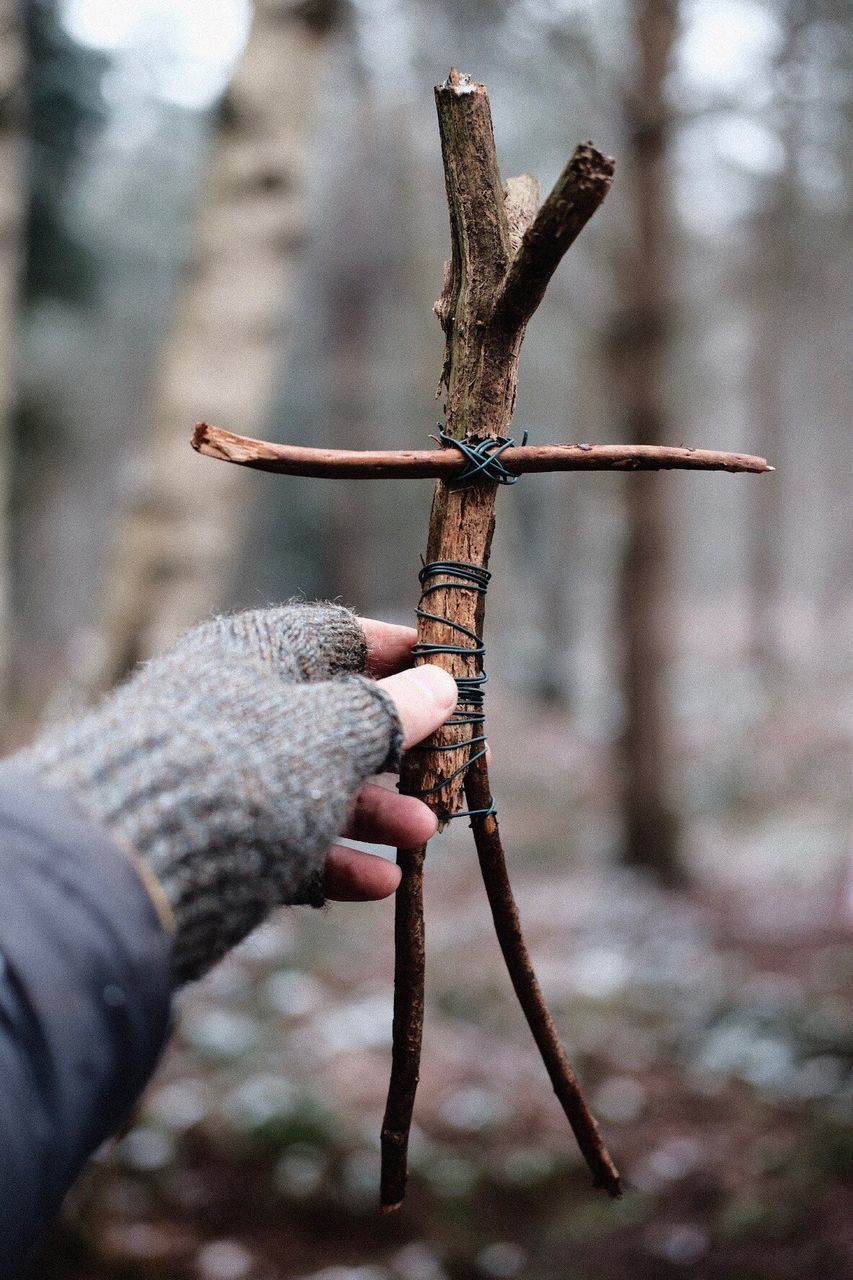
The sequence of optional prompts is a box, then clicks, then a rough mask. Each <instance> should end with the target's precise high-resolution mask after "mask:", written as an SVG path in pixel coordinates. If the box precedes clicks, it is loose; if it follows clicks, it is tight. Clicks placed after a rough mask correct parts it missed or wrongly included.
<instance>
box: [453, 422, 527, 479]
mask: <svg viewBox="0 0 853 1280" xmlns="http://www.w3.org/2000/svg"><path fill="white" fill-rule="evenodd" d="M438 438H439V440H440V441H441V443H442V444H443V445H444V447H445V449H449V448H450V447H451V446H452V447H453V448H455V449H458V450H459V451H460V453H461V454H462V455H463V456H464V458H465V466H464V467H463V468H462V470H461V471H460V472H459V475H458V476H454V477H453V480H452V481H451V482H450V488H451V489H458V488H459V487H460V485H466V484H470V483H471V481H472V480H493V481H494V482H495V484H515V483H516V482H517V481H518V480H520V479H521V476H520V475H517V474H516V473H515V472H514V471H510V470H509V469H508V468H507V467H505V466H504V464H503V463H502V462H501V454H502V453H503V451H504V450H505V449H512V448H514V446H515V441H514V440H513V438H512V436H488V437H487V438H486V439H485V440H481V441H480V442H479V444H469V443H468V441H467V440H454V438H453V436H449V435H448V434H447V432H446V431H443V430H442V428H441V423H439V424H438ZM526 444H527V432H526V431H525V433H524V435H523V436H522V437H521V445H522V447H523V446H524V445H526Z"/></svg>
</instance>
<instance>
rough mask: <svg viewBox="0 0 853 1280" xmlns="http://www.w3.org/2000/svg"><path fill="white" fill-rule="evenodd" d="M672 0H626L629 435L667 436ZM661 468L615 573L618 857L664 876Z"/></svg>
mask: <svg viewBox="0 0 853 1280" xmlns="http://www.w3.org/2000/svg"><path fill="white" fill-rule="evenodd" d="M677 7H678V6H677V0H634V5H633V24H634V38H635V48H636V55H637V67H636V75H635V77H634V83H633V87H632V90H631V91H630V92H629V94H628V95H627V96H626V104H625V107H626V118H627V119H626V122H627V126H628V128H627V134H628V136H627V144H628V150H627V154H626V156H625V165H624V168H623V174H624V177H623V188H624V190H625V195H624V199H625V200H627V201H628V203H629V206H630V223H631V227H630V231H629V234H630V235H631V237H632V240H631V242H630V244H629V247H628V249H627V252H626V254H625V258H624V259H623V270H622V279H621V282H620V284H621V296H622V298H623V299H624V305H623V307H622V309H621V311H620V312H619V314H618V315H617V316H616V318H615V320H614V323H613V326H612V329H611V332H610V335H609V340H608V343H607V351H608V355H609V366H610V378H611V382H612V385H613V387H614V390H615V392H616V395H617V396H618V401H619V412H620V416H621V417H622V419H623V432H624V434H625V435H626V437H627V438H628V439H629V440H631V441H632V442H634V443H636V444H660V443H663V442H664V440H665V437H666V435H667V424H666V413H667V410H666V395H665V390H664V359H665V353H666V344H667V335H668V331H669V326H670V323H671V316H670V311H671V304H670V299H669V280H668V276H669V266H670V262H671V257H672V251H671V237H670V229H669V191H668V182H667V172H666V164H667V146H668V141H669V133H670V128H671V123H670V111H669V107H668V104H667V102H666V97H665V91H664V79H665V76H666V72H667V68H668V64H669V59H670V54H671V50H672V45H673V41H674V37H675V31H676V21H677ZM665 485H666V480H665V477H661V476H659V475H654V474H649V475H641V476H635V477H633V478H632V481H631V483H630V484H626V485H625V486H624V504H625V508H624V509H625V522H626V527H625V540H624V548H623V557H622V564H621V573H620V582H619V589H618V594H619V605H618V608H619V616H620V623H621V635H622V642H623V646H624V647H623V668H622V689H623V701H624V716H625V721H624V727H623V733H622V739H621V743H620V747H621V758H622V771H623V772H622V810H623V821H624V845H623V859H624V861H625V862H626V863H628V864H629V865H633V866H640V867H646V868H648V869H649V870H651V871H653V872H655V873H656V874H657V875H658V876H659V877H660V878H661V879H662V880H664V881H666V882H670V883H672V882H674V881H677V880H678V879H679V878H680V877H681V874H682V873H681V869H680V864H679V858H678V844H679V825H678V821H677V819H676V816H675V814H674V812H673V811H672V809H671V808H670V806H669V804H668V802H667V799H666V774H667V763H666V719H667V712H666V705H667V690H666V661H667V643H666V632H667V613H668V609H667V587H668V570H669V545H668V544H669V512H668V508H667V503H666V498H665Z"/></svg>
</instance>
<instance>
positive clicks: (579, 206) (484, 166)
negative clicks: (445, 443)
mask: <svg viewBox="0 0 853 1280" xmlns="http://www.w3.org/2000/svg"><path fill="white" fill-rule="evenodd" d="M435 97H436V107H437V111H438V123H439V132H440V135H441V148H442V158H443V161H444V173H445V182H446V186H447V202H448V206H449V210H450V233H451V248H452V256H451V260H450V262H449V263H448V264H447V267H446V270H445V284H444V290H443V292H442V296H441V298H440V299H439V301H438V302H437V303H436V308H435V309H436V314H437V315H438V318H439V320H440V322H441V325H442V328H443V329H444V333H445V340H446V341H445V357H444V367H443V370H442V383H443V385H444V386H445V388H446V391H447V396H446V402H445V417H446V422H445V431H446V432H447V434H448V435H449V436H451V437H452V438H453V439H456V440H467V441H469V442H471V443H476V442H478V441H480V440H484V439H487V438H490V437H498V436H506V435H507V434H508V432H509V426H510V423H511V420H512V412H513V409H514V407H515V394H516V386H517V381H518V357H519V352H520V349H521V343H522V340H523V337H524V331H525V327H526V324H527V321H528V319H529V318H530V316H531V315H532V313H533V311H534V310H535V308H536V306H537V305H538V303H539V301H540V299H541V297H542V295H543V294H544V291H545V288H546V286H547V283H548V280H549V279H550V277H551V275H552V274H553V272H554V270H555V269H556V267H557V264H558V262H559V260H560V258H561V256H562V254H563V253H565V251H566V249H568V247H569V245H570V244H571V243H572V241H573V240H574V238H575V237H576V236H577V235H578V234H579V232H580V230H581V229H582V227H583V226H584V225H585V223H586V222H587V220H588V219H589V218H590V217H591V216H592V214H593V212H594V211H595V209H596V208H597V207H598V205H599V204H600V203H601V201H602V200H603V199H604V197H605V195H606V194H607V191H608V189H609V186H610V181H611V178H612V174H613V162H612V161H611V160H608V159H607V158H606V157H605V156H602V155H601V154H600V152H597V151H596V150H595V148H593V147H592V146H591V145H589V144H586V145H585V146H584V147H581V148H578V149H577V151H576V152H575V155H574V156H573V157H572V159H571V160H570V162H569V164H568V165H567V167H566V169H565V170H564V172H563V174H562V175H561V176H560V178H559V180H558V182H557V185H556V186H555V188H554V190H553V191H552V192H551V194H550V195H549V196H548V198H547V199H546V201H545V203H544V204H543V205H542V208H541V209H540V210H539V211H538V212H537V211H536V189H535V184H533V183H532V182H531V180H529V179H526V180H524V181H522V182H519V181H516V182H513V183H511V184H509V185H508V188H507V191H506V193H505V192H504V188H503V186H502V184H501V178H500V173H499V171H498V164H497V157H496V154H495V142H494V134H493V131H492V120H491V112H490V109H489V99H488V95H487V93H486V89H485V86H484V85H481V84H477V83H475V82H474V81H472V80H471V78H470V77H469V76H463V75H460V74H459V73H458V72H457V71H455V70H451V72H450V75H449V77H448V79H447V80H446V81H445V82H444V84H441V85H438V86H437V88H436V91H435ZM505 200H506V202H507V204H508V206H509V210H510V219H508V218H507V207H506V205H505ZM496 489H497V485H496V484H495V483H494V482H493V481H492V480H490V479H479V480H476V481H474V482H473V483H471V484H469V485H467V486H465V487H456V488H454V487H450V486H448V485H447V484H445V482H444V481H443V480H439V481H438V482H437V483H436V487H435V493H434V497H433V504H432V511H431V514H430V525H429V537H428V540H427V552H426V560H427V563H431V562H438V561H440V562H447V561H450V562H453V561H462V562H466V563H468V564H474V565H478V566H480V567H482V568H484V569H485V568H487V566H488V562H489V552H490V549H491V542H492V533H493V531H494V522H495V493H496ZM484 604H485V598H484V596H483V595H482V594H479V593H477V592H473V591H470V590H466V589H465V588H464V587H460V586H459V585H458V584H456V585H452V584H451V585H448V586H446V587H441V588H440V589H438V590H435V591H433V592H432V593H431V594H430V596H429V605H428V612H429V613H430V614H433V615H436V616H435V617H433V618H420V620H419V627H418V639H419V641H420V642H421V643H427V644H438V645H442V644H450V645H453V644H455V643H457V641H458V636H459V632H458V631H454V630H453V628H452V627H451V626H449V625H448V623H447V622H443V621H441V620H440V619H441V618H447V619H448V620H450V621H452V622H453V623H456V624H458V625H461V626H462V627H464V628H467V629H468V630H469V631H472V632H475V633H476V634H481V633H482V626H483V615H484ZM430 660H435V661H436V662H439V663H440V664H441V665H443V666H444V667H446V669H447V670H448V671H449V672H450V674H451V675H453V676H454V677H455V678H456V679H457V680H458V679H464V678H466V677H467V678H471V677H473V676H476V675H477V674H478V673H479V670H480V661H479V658H478V657H476V656H474V655H470V654H469V655H466V654H464V653H439V654H435V655H430ZM471 736H472V735H471V733H470V726H469V725H452V724H451V725H446V726H445V727H444V728H443V729H442V730H440V731H439V733H438V734H436V735H435V736H434V738H433V739H432V743H433V746H434V748H435V749H434V750H429V749H427V750H422V751H418V752H416V753H413V754H412V755H411V756H410V758H409V762H408V764H407V766H406V768H405V769H404V775H403V786H404V789H405V790H406V791H408V792H409V793H410V794H414V795H418V794H420V795H423V796H424V797H425V798H426V799H427V801H428V803H430V805H431V806H432V807H433V808H434V810H435V812H436V814H437V816H438V819H439V825H440V827H441V826H443V825H444V824H445V823H446V822H447V821H448V819H449V818H450V817H452V816H453V815H454V814H455V813H457V812H458V811H459V810H460V808H461V807H462V797H463V791H464V786H465V783H464V776H463V774H464V770H463V773H457V771H458V770H459V769H460V766H464V765H465V764H466V763H467V762H468V761H469V759H470V758H471V755H472V752H474V751H475V748H472V747H471V746H470V745H467V740H468V739H470V737H471ZM457 746H458V750H455V749H453V748H454V747H457ZM454 774H456V775H457V776H455V777H453V776H452V775H454ZM423 860H424V857H423V851H417V852H415V851H412V850H400V851H399V853H398V862H399V864H400V866H401V868H402V870H403V877H404V883H403V885H401V888H400V889H399V890H398V898H397V912H396V966H395V1000H394V1049H393V1056H392V1069H391V1080H390V1083H389V1089H388V1103H387V1107H386V1112H385V1118H384V1121H383V1126H382V1162H383V1170H382V1207H383V1210H384V1211H385V1212H389V1211H391V1210H393V1209H396V1208H397V1207H398V1206H399V1204H400V1202H401V1200H402V1197H403V1192H404V1189H405V1185H406V1146H407V1142H408V1127H409V1123H410V1120H411V1114H412V1106H413V1103H414V1096H415V1089H416V1087H417V1081H418V1073H419V1062H420V1046H421V1028H422V1021H423V964H424V935H423V905H422V877H423ZM484 874H488V872H487V871H486V872H484ZM540 1002H541V997H540ZM569 1070H570V1069H569ZM575 1088H576V1082H575ZM593 1124H594V1122H593ZM613 1172H614V1174H615V1170H614V1171H613ZM617 1182H618V1178H617Z"/></svg>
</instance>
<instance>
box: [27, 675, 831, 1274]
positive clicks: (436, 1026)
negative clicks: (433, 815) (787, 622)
mask: <svg viewBox="0 0 853 1280" xmlns="http://www.w3.org/2000/svg"><path fill="white" fill-rule="evenodd" d="M495 701H496V702H497V701H498V699H497V698H496V699H495ZM726 716H727V713H726V711H725V709H724V708H721V709H720V710H719V712H718V714H717V716H716V718H715V717H714V715H709V716H704V717H698V718H692V719H690V720H686V721H684V723H683V726H682V730H683V731H682V741H681V742H680V743H679V762H678V767H677V779H678V786H679V796H678V799H679V803H680V805H681V808H682V810H683V811H684V813H685V814H686V831H687V844H686V847H687V855H688V858H689V861H690V865H691V868H692V871H693V876H694V883H693V887H692V888H691V889H690V891H689V892H685V893H679V894H671V893H665V892H663V891H661V890H659V889H657V888H655V887H654V886H653V885H651V884H650V883H649V882H648V881H646V880H644V879H643V878H641V877H639V876H638V875H636V874H630V873H628V872H625V871H621V870H618V869H616V868H614V865H613V860H612V847H613V845H614V843H615V831H616V828H615V818H614V814H613V812H612V809H611V805H612V799H611V798H612V795H613V780H612V777H611V775H610V771H609V767H608V765H607V758H608V753H607V750H606V744H601V743H596V742H595V741H592V740H591V739H585V738H584V737H583V735H582V734H581V733H580V732H579V731H578V729H577V727H576V726H575V727H573V726H572V724H571V722H570V721H568V720H567V718H566V717H565V716H560V715H557V714H556V713H554V714H537V715H536V717H535V718H533V717H532V716H531V715H530V713H529V712H523V711H522V709H521V707H520V705H516V704H515V703H513V702H512V701H511V700H505V701H504V702H503V703H502V705H499V706H498V708H497V710H496V712H495V715H494V724H495V726H496V727H495V730H494V731H493V733H492V735H491V741H492V745H493V750H494V756H495V770H494V772H495V787H496V793H497V795H498V799H499V803H500V812H501V819H502V829H503V832H504V835H505V839H506V842H507V847H508V855H509V858H510V862H511V874H512V876H513V881H514V884H515V887H516V891H517V896H518V901H519V906H520V909H521V913H522V918H523V921H524V923H525V929H526V933H527V936H528V940H529V943H530V945H531V949H532V952H533V956H534V959H535V962H536V966H537V970H538V973H539V976H540V979H541V981H542V985H543V987H544V990H545V993H546V995H547V997H548V999H549V1001H550V1003H551V1007H552V1009H553V1012H554V1014H555V1018H556V1020H557V1023H558V1026H559V1027H560V1030H561V1032H562V1034H563V1036H564V1039H565V1042H566V1045H567V1048H568V1049H569V1052H570V1054H571V1056H572V1057H573V1059H574V1061H575V1063H576V1066H577V1067H578V1070H579V1073H580V1075H581V1078H582V1080H583V1082H584V1087H585V1090H586V1092H587V1095H588V1097H589V1099H590V1101H591V1104H592V1107H593V1110H594V1111H595V1113H596V1114H597V1116H598V1117H599V1120H600V1122H601V1125H602V1128H603V1129H604V1132H605V1134H606V1136H607V1139H608V1142H609V1145H610V1148H611V1151H612V1153H613V1155H614V1157H615V1159H616V1161H617V1163H618V1164H619V1166H620V1168H621V1169H622V1172H623V1175H624V1182H625V1188H626V1190H625V1196H624V1198H623V1199H622V1200H621V1201H620V1202H612V1201H610V1200H608V1199H607V1198H606V1197H605V1196H604V1195H603V1194H602V1193H601V1192H596V1191H594V1190H593V1189H592V1187H591V1185H590V1179H589V1175H588V1174H587V1172H586V1170H585V1168H584V1166H583V1165H582V1163H581V1161H580V1157H579V1156H578V1154H577V1153H576V1151H575V1148H574V1146H573V1141H572V1139H571V1135H570V1134H569V1133H568V1131H567V1128H566V1125H565V1121H564V1120H563V1117H562V1113H561V1112H560V1110H559V1108H558V1107H557V1105H556V1103H555V1100H554V1098H553V1095H552V1094H551V1092H550V1089H549V1086H548V1083H547V1079H546V1077H545V1074H544V1070H543V1068H542V1066H541V1064H540V1062H539V1060H538V1058H537V1055H536V1052H535V1049H534V1047H533V1044H532V1041H531V1040H530V1038H529V1035H528V1033H527V1029H526V1026H525V1025H524V1022H523V1019H522V1017H521V1014H520V1012H519V1010H518V1008H517V1005H516V1004H515V1001H514V997H513V995H512V991H511V988H510V986H509V981H508V979H507V977H506V975H505V973H504V971H503V968H502V963H501V959H500V953H499V951H498V948H497V944H496V942H495V940H494V936H493V934H492V930H491V923H490V919H489V916H488V910H487V906H486V903H485V899H484V896H483V892H482V887H481V885H480V884H479V882H478V872H477V869H476V859H475V857H474V854H473V848H472V846H471V843H470V833H469V832H468V831H467V829H466V824H465V823H458V824H455V825H453V826H452V827H451V829H450V830H449V831H448V833H446V834H445V835H444V836H443V837H442V838H441V839H440V840H437V841H436V842H435V843H434V844H433V845H432V846H431V848H430V858H429V862H428V886H427V901H426V911H427V922H428V937H427V941H428V956H429V960H428V1003H427V1011H426V1028H425V1040H424V1061H423V1069H422V1076H421V1084H420V1089H419V1093H418V1099H417V1106H416V1121H417V1123H416V1127H415V1130H414V1132H413V1140H412V1151H411V1183H410V1192H409V1195H408V1197H407V1199H406V1202H405V1204H404V1207H403V1209H402V1210H401V1212H400V1213H398V1214H396V1215H392V1216H390V1217H382V1216H380V1215H379V1213H378V1211H377V1207H376V1206H377V1194H378V1192H377V1188H378V1164H379V1154H378V1134H379V1126H380V1120H381V1114H382V1108H383V1104H384V1090H385V1085H386V1080H387V1071H388V1060H389V1046H390V1018H391V957H392V933H393V930H392V911H391V904H390V903H379V904H369V905H359V906H335V907H334V908H332V909H330V910H328V911H323V912H319V913H316V912H315V913H307V912H299V911H291V912H283V913H279V915H278V916H277V917H276V918H275V919H274V920H273V921H271V922H270V923H269V924H268V925H266V926H264V928H263V929H261V930H260V931H258V932H257V933H256V934H255V935H253V937H252V938H251V939H250V940H248V941H247V942H246V943H245V944H243V946H242V947H241V948H239V950H238V953H236V954H235V955H234V956H233V957H231V958H230V959H229V960H228V961H226V962H225V963H224V964H223V965H221V966H220V967H219V968H218V969H216V970H215V971H214V972H213V973H212V974H211V975H209V977H208V978H207V979H206V980H205V981H204V982H203V983H202V984H200V985H199V986H198V987H197V988H196V989H195V990H194V991H192V992H191V993H189V994H188V995H187V996H186V997H185V998H184V1001H183V1007H182V1010H181V1012H180V1014H179V1017H178V1020H177V1028H176V1034H175V1037H174V1041H173V1044H172V1047H171V1048H170V1050H169V1052H168V1054H167V1056H166V1059H165V1060H164V1062H163V1064H162V1066H161V1068H160V1070H159V1072H158V1074H157V1076H156V1078H155V1080H154V1082H153V1083H152V1086H151V1088H150V1089H149V1091H148V1093H147V1094H146V1098H145V1100H144V1103H143V1105H142V1107H141V1110H140V1112H139V1114H138V1116H137V1117H136V1118H135V1120H134V1121H133V1126H132V1128H131V1129H130V1130H129V1132H128V1133H127V1134H126V1135H125V1136H124V1137H123V1138H122V1139H121V1140H120V1141H119V1142H118V1143H114V1144H111V1145H110V1146H109V1147H108V1148H106V1149H105V1150H104V1151H103V1152H101V1153H100V1155H99V1156H98V1158H97V1159H96V1161H95V1162H94V1163H93V1164H92V1166H91V1168H90V1170H89V1172H88V1173H87V1175H86V1176H85V1177H84V1178H83V1179H82V1180H81V1182H80V1184H79V1185H78V1187H77V1189H76V1191H75V1193H74V1194H73V1195H72V1197H71V1200H70V1203H69V1208H68V1212H67V1214H66V1219H65V1223H64V1225H63V1226H62V1227H61V1229H60V1230H59V1231H58V1232H57V1234H56V1236H55V1239H54V1242H53V1244H52V1246H51V1247H50V1249H49V1250H48V1252H47V1253H46V1254H45V1256H44V1259H43V1261H42V1262H41V1263H40V1265H39V1268H38V1271H37V1274H38V1277H39V1280H72V1277H73V1280H107V1278H108V1277H109V1280H155V1278H157V1280H502V1278H504V1280H506V1278H509V1280H513V1278H515V1277H518V1278H520V1280H522V1278H523V1280H623V1278H624V1280H628V1277H630V1278H631V1280H646V1278H647V1277H648V1278H649V1280H651V1278H652V1277H654V1280H670V1278H673V1280H674V1278H676V1277H685V1276H689V1277H692V1278H695V1280H811V1278H812V1277H822V1278H825V1280H848V1278H849V1277H853V1214H851V1212H850V1205H851V1200H853V1186H851V1184H853V1125H852V1124H851V1121H853V1083H851V1064H853V1001H851V997H853V948H851V946H850V931H851V914H853V913H851V904H850V900H849V889H850V881H849V858H850V846H849V825H848V824H849V816H850V785H849V778H850V758H851V742H850V724H851V718H850V716H849V709H848V710H847V712H846V713H845V708H844V704H843V702H841V701H840V700H839V699H836V698H832V697H830V696H828V695H827V696H826V698H825V700H824V701H823V703H819V702H818V701H817V700H816V699H814V698H803V699H802V700H801V701H800V702H799V703H797V702H796V701H792V700H791V699H789V698H786V699H784V700H782V701H780V703H779V705H778V706H777V707H775V708H770V709H769V710H768V709H767V708H765V709H763V710H761V712H760V714H756V715H755V716H754V717H753V718H752V720H751V721H750V722H746V721H743V722H742V723H739V724H732V723H731V722H729V721H727V720H726ZM502 761H503V763H501V762H502ZM565 779H571V782H570V783H567V782H565Z"/></svg>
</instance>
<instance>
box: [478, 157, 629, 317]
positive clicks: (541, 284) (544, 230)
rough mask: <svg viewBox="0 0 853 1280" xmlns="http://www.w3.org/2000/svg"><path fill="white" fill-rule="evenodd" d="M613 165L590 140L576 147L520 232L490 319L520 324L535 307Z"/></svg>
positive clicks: (598, 197)
mask: <svg viewBox="0 0 853 1280" xmlns="http://www.w3.org/2000/svg"><path fill="white" fill-rule="evenodd" d="M613 169H614V163H613V161H612V160H611V158H610V156H605V155H602V153H601V152H600V151H597V150H596V149H595V147H594V146H593V145H592V143H591V142H584V143H582V145H581V146H579V147H577V148H576V150H575V153H574V155H573V156H572V158H571V160H569V163H568V164H567V165H566V167H565V169H564V170H563V172H562V173H561V174H560V176H559V178H558V179H557V182H556V183H555V185H554V189H553V191H551V193H550V195H549V196H548V197H547V198H546V200H545V202H544V203H543V205H542V207H541V209H540V210H539V212H538V213H537V214H536V216H535V218H534V219H533V221H532V222H531V224H530V226H529V227H528V228H527V230H526V231H525V233H524V235H523V237H522V240H521V244H520V246H519V248H518V251H517V253H516V254H515V257H514V258H513V260H512V262H511V263H510V267H509V271H508V272H507V274H506V278H505V280H504V281H503V283H502V284H501V287H500V290H499V292H498V296H497V298H496V300H495V307H494V318H495V321H496V322H497V323H498V324H499V325H502V326H503V327H504V328H506V329H519V328H522V327H523V326H524V325H525V324H527V321H528V320H529V319H530V317H531V316H532V315H533V312H534V311H535V310H536V308H537V307H538V306H539V303H540V302H541V301H542V298H543V296H544V294H545V290H546V289H547V288H548V282H549V281H550V279H551V277H552V275H553V274H554V272H555V271H556V270H557V267H558V266H559V264H560V260H561V258H562V257H563V255H564V254H565V252H566V250H567V249H569V248H570V246H571V245H572V243H573V242H574V241H575V240H576V239H577V237H578V236H579V235H580V233H581V231H583V229H584V227H585V226H586V224H587V222H589V220H590V218H591V217H592V215H593V214H594V213H595V211H596V209H597V208H598V206H599V205H600V204H601V202H602V200H603V199H604V197H605V196H606V195H607V192H608V191H609V190H610V184H611V183H612V181H613Z"/></svg>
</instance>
